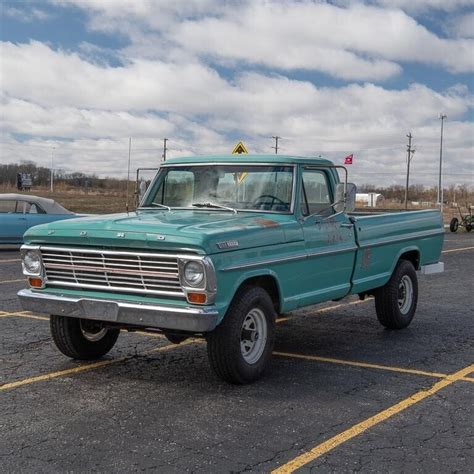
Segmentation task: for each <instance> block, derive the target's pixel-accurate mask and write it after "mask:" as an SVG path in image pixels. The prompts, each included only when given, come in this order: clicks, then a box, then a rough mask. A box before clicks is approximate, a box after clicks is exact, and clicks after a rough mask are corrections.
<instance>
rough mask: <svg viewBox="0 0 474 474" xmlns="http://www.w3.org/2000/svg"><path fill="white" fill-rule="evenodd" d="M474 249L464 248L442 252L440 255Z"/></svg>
mask: <svg viewBox="0 0 474 474" xmlns="http://www.w3.org/2000/svg"><path fill="white" fill-rule="evenodd" d="M473 249H474V247H464V248H462V249H451V250H443V251H442V252H441V253H451V252H462V251H463V250H473Z"/></svg>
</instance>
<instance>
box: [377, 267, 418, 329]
mask: <svg viewBox="0 0 474 474" xmlns="http://www.w3.org/2000/svg"><path fill="white" fill-rule="evenodd" d="M410 293H411V297H410ZM417 303H418V279H417V277H416V271H415V267H414V266H413V264H412V263H411V262H409V261H408V260H400V261H399V262H398V263H397V266H396V267H395V270H394V272H393V274H392V276H391V277H390V280H389V281H388V283H387V284H386V285H385V286H382V287H381V288H378V289H377V290H376V291H375V310H376V312H377V318H378V320H379V322H380V323H381V324H382V325H383V326H385V327H386V328H388V329H403V328H406V327H407V326H408V325H409V324H410V323H411V321H412V319H413V316H414V315H415V312H416V306H417Z"/></svg>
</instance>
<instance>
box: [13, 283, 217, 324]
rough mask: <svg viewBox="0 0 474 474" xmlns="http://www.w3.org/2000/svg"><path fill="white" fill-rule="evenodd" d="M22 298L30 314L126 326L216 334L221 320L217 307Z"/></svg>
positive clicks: (30, 294) (37, 294)
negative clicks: (51, 315) (44, 314)
mask: <svg viewBox="0 0 474 474" xmlns="http://www.w3.org/2000/svg"><path fill="white" fill-rule="evenodd" d="M18 297H19V299H20V302H21V305H22V307H23V309H24V310H27V311H35V312H41V313H46V314H54V315H58V316H67V317H71V318H80V319H91V320H95V321H105V322H112V323H116V324H122V325H133V326H142V327H149V328H157V329H175V330H180V331H189V332H208V331H212V330H213V329H214V328H215V327H216V325H217V322H218V321H219V312H218V311H217V308H216V307H215V306H207V307H201V308H199V307H190V306H184V307H179V306H167V305H159V304H138V303H134V302H127V301H111V300H101V299H96V298H81V297H72V296H65V295H61V294H51V293H44V292H41V291H32V290H20V291H19V292H18Z"/></svg>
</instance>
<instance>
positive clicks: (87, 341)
mask: <svg viewBox="0 0 474 474" xmlns="http://www.w3.org/2000/svg"><path fill="white" fill-rule="evenodd" d="M50 328H51V335H52V336H53V340H54V343H55V344H56V347H57V348H58V349H59V350H60V351H61V352H62V353H63V354H64V355H66V356H68V357H71V358H72V359H79V360H91V359H98V358H99V357H102V356H103V355H105V354H107V352H109V351H110V349H112V347H114V345H115V342H116V341H117V338H118V336H119V333H120V330H119V329H108V328H104V327H102V325H101V323H100V322H95V321H89V320H86V319H77V318H68V317H65V316H57V315H54V314H52V315H51V317H50Z"/></svg>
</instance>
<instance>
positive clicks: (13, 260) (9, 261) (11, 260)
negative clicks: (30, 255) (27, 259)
mask: <svg viewBox="0 0 474 474" xmlns="http://www.w3.org/2000/svg"><path fill="white" fill-rule="evenodd" d="M20 261H21V258H11V259H8V260H2V259H0V263H11V262H20Z"/></svg>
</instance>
